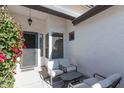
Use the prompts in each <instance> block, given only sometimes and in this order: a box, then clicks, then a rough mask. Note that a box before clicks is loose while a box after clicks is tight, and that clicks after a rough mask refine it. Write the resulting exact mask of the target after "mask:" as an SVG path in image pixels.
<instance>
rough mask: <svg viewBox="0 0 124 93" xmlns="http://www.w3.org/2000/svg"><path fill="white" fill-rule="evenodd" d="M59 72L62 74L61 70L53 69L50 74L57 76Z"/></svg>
mask: <svg viewBox="0 0 124 93" xmlns="http://www.w3.org/2000/svg"><path fill="white" fill-rule="evenodd" d="M61 74H63V71H62V70H59V69H55V70H52V73H51V76H52V77H55V76H58V75H61Z"/></svg>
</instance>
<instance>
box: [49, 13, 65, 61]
mask: <svg viewBox="0 0 124 93" xmlns="http://www.w3.org/2000/svg"><path fill="white" fill-rule="evenodd" d="M47 28H48V33H49V58H50V59H48V60H53V59H51V52H52V32H58V33H63V35H64V38H63V39H64V44H63V45H64V47H63V49H64V58H67V37H66V33H67V29H66V28H67V26H66V20H65V19H63V18H60V17H56V16H53V15H49V17H48V19H47ZM64 58H63V59H64ZM48 60H47V61H48ZM55 60H58V61H59V60H61V59H55Z"/></svg>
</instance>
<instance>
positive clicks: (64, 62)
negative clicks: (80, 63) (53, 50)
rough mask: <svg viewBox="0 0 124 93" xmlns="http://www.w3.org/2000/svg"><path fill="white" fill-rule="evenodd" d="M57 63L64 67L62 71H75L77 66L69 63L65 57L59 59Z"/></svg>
mask: <svg viewBox="0 0 124 93" xmlns="http://www.w3.org/2000/svg"><path fill="white" fill-rule="evenodd" d="M59 64H60V65H61V66H62V68H64V72H71V71H77V66H76V65H74V64H70V62H69V61H68V60H67V59H64V60H61V61H60V62H59Z"/></svg>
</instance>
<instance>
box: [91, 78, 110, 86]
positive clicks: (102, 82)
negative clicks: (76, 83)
mask: <svg viewBox="0 0 124 93" xmlns="http://www.w3.org/2000/svg"><path fill="white" fill-rule="evenodd" d="M110 85H112V82H111V81H110V80H107V79H104V80H101V81H99V82H97V83H96V84H94V85H93V86H92V88H108V87H110Z"/></svg>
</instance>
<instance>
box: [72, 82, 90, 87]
mask: <svg viewBox="0 0 124 93" xmlns="http://www.w3.org/2000/svg"><path fill="white" fill-rule="evenodd" d="M73 88H90V86H89V85H87V84H85V83H80V84H77V85H74V86H73Z"/></svg>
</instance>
